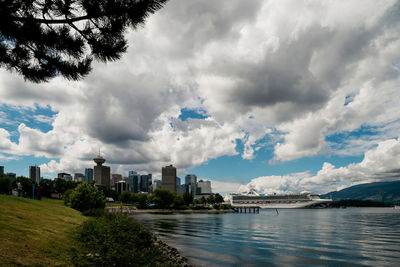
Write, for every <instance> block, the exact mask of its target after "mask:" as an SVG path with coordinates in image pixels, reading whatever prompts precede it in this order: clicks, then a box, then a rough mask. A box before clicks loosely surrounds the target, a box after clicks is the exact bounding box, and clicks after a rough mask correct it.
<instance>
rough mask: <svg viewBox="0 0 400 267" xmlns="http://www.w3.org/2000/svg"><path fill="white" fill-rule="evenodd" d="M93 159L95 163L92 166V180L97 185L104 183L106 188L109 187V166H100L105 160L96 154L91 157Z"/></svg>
mask: <svg viewBox="0 0 400 267" xmlns="http://www.w3.org/2000/svg"><path fill="white" fill-rule="evenodd" d="M93 161H94V162H95V163H96V164H97V165H96V166H94V168H93V169H94V172H93V176H94V181H95V183H96V184H98V185H104V186H105V187H107V188H110V167H109V166H102V165H103V163H104V162H106V160H105V159H104V158H103V157H102V156H100V155H98V156H97V157H95V158H94V159H93Z"/></svg>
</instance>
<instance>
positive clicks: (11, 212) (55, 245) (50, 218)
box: [0, 195, 86, 266]
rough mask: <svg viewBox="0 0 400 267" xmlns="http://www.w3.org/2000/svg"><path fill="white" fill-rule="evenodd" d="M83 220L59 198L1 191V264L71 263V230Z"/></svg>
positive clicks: (52, 264)
mask: <svg viewBox="0 0 400 267" xmlns="http://www.w3.org/2000/svg"><path fill="white" fill-rule="evenodd" d="M85 220H86V217H84V216H82V215H81V214H80V212H78V211H76V210H73V209H71V208H68V207H65V206H64V205H63V202H62V201H60V200H52V199H42V200H41V201H37V200H31V199H26V198H18V197H13V196H7V195H0V259H1V263H0V265H2V266H15V265H29V266H32V265H41V266H54V265H62V266H66V265H71V263H70V262H71V261H70V255H69V251H70V250H71V249H72V248H73V243H74V242H73V240H72V234H73V231H74V230H75V229H76V227H77V226H78V225H79V224H81V223H82V222H83V221H85Z"/></svg>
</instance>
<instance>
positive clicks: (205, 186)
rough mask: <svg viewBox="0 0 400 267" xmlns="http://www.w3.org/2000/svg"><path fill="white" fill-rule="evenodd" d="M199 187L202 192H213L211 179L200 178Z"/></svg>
mask: <svg viewBox="0 0 400 267" xmlns="http://www.w3.org/2000/svg"><path fill="white" fill-rule="evenodd" d="M197 187H198V188H199V189H200V190H199V191H200V193H201V194H211V193H212V191H211V181H205V180H204V181H203V180H200V181H199V182H198V183H197Z"/></svg>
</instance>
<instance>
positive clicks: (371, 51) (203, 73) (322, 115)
mask: <svg viewBox="0 0 400 267" xmlns="http://www.w3.org/2000/svg"><path fill="white" fill-rule="evenodd" d="M399 9H400V5H399V4H398V2H396V1H385V2H378V1H361V2H360V1H350V2H346V3H341V2H320V3H318V2H317V3H311V2H307V1H304V2H303V1H295V2H285V3H279V4H278V2H275V3H269V2H268V3H267V2H264V1H254V2H251V3H243V2H241V1H234V2H232V3H231V4H230V5H229V7H228V6H225V5H224V4H223V3H219V2H215V3H212V2H204V1H190V2H184V3H182V2H178V1H169V2H168V3H167V4H166V5H165V7H164V8H163V9H162V10H160V11H159V12H157V13H156V14H154V15H152V16H150V17H149V19H148V21H147V22H146V24H145V25H144V26H143V27H142V28H140V29H138V30H137V31H135V32H134V31H129V32H128V33H127V38H128V41H129V45H130V46H129V48H128V50H127V53H126V54H124V55H123V56H122V58H121V60H119V61H116V62H109V63H107V64H104V63H99V62H94V63H93V71H92V72H91V73H90V74H89V75H88V76H87V77H85V79H84V80H82V81H79V82H73V81H67V80H65V79H63V78H60V77H57V78H54V79H53V80H52V81H50V82H48V83H40V84H35V83H31V82H28V81H24V79H23V78H22V77H21V76H19V75H17V74H16V73H10V72H9V71H7V70H5V69H4V68H2V69H0V165H4V166H6V170H5V172H12V173H17V175H24V176H28V171H29V170H28V168H27V166H35V165H37V166H40V168H41V172H42V176H43V177H55V174H57V173H58V172H64V171H68V172H71V173H82V172H83V170H84V169H85V168H89V167H91V166H92V164H91V160H92V158H93V156H94V155H96V154H97V152H98V150H99V148H101V151H102V154H103V155H104V157H106V158H107V159H108V160H109V161H108V163H107V164H108V166H110V167H111V169H112V170H115V172H114V173H121V174H124V175H125V174H126V173H127V172H128V171H129V170H137V171H138V172H143V173H153V175H155V176H157V177H161V166H168V165H170V164H173V165H174V166H176V167H177V172H178V173H179V174H181V176H180V177H181V178H183V177H184V175H185V174H189V173H195V174H196V175H197V176H198V179H210V180H211V181H212V186H213V187H214V188H213V190H215V191H217V192H224V191H237V190H238V189H239V188H242V189H249V188H255V189H257V190H258V191H262V192H289V191H292V192H300V191H303V190H307V191H312V192H316V193H325V192H329V191H332V190H336V189H340V188H343V187H347V186H351V185H353V184H357V183H367V182H373V181H390V180H395V179H398V177H400V172H399V170H400V140H399V133H400V112H399V111H400V108H399V105H398V103H400V91H399V81H400V37H399V36H398V28H399V27H400V26H399V20H398V18H397V15H396V14H398V11H399ZM310 10H312V12H310ZM344 11H345V12H344ZM321 14H322V15H321ZM188 21H190V23H189V24H187V23H186V22H188ZM178 176H179V175H178Z"/></svg>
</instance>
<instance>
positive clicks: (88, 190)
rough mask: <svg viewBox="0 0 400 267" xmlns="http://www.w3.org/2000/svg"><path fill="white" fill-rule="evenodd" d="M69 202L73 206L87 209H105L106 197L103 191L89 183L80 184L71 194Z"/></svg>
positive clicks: (81, 209)
mask: <svg viewBox="0 0 400 267" xmlns="http://www.w3.org/2000/svg"><path fill="white" fill-rule="evenodd" d="M68 200H69V202H68V204H69V205H70V206H71V208H73V209H76V210H79V211H85V210H89V209H103V208H104V207H105V205H106V199H105V196H104V194H103V192H102V191H100V190H98V189H97V188H95V187H94V186H91V185H88V184H87V183H81V184H79V185H78V186H77V187H76V188H75V189H74V190H73V191H72V192H71V193H70V194H69V199H68Z"/></svg>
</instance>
